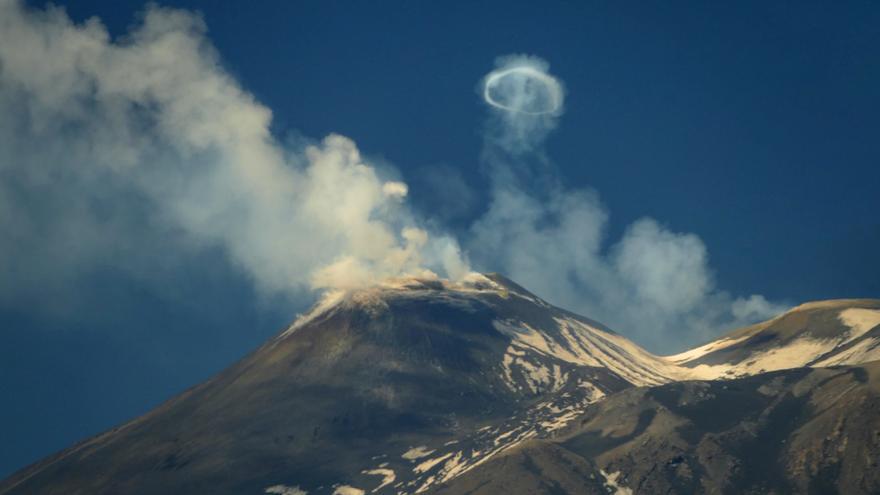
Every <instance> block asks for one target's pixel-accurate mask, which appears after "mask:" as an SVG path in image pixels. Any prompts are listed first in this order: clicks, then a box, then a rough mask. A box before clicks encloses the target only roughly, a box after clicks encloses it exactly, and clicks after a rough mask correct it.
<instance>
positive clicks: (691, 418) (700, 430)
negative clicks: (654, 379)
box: [436, 362, 880, 495]
mask: <svg viewBox="0 0 880 495" xmlns="http://www.w3.org/2000/svg"><path fill="white" fill-rule="evenodd" d="M499 473H501V475H499ZM517 487H528V489H526V490H520V489H518V488H517ZM505 492H506V493H535V494H539V493H545V494H552V493H609V492H610V493H616V494H619V495H626V494H632V493H649V494H653V493H731V494H740V493H753V494H789V493H841V494H870V493H880V362H873V363H869V364H866V365H862V366H853V367H840V368H826V369H823V368H817V369H809V368H801V369H797V370H787V371H778V372H772V373H767V374H762V375H756V376H752V377H747V378H741V379H736V380H730V381H708V382H707V381H693V382H679V383H670V384H667V385H662V386H659V387H653V388H631V389H628V390H626V391H623V392H620V393H618V394H615V395H612V396H610V397H608V398H607V399H606V400H604V401H601V402H599V403H596V404H595V405H593V406H591V407H590V408H588V409H587V410H586V411H585V413H584V414H582V415H581V416H579V417H578V418H577V419H576V420H575V421H573V422H571V423H569V425H568V426H566V427H565V428H563V429H560V430H558V431H556V432H553V434H552V435H550V436H549V437H547V438H544V439H540V440H531V441H529V442H524V443H522V444H520V445H518V446H516V447H515V448H512V449H509V450H507V451H505V452H504V453H503V454H502V455H499V456H496V457H495V458H493V459H492V460H490V461H488V462H486V463H485V464H484V465H482V466H480V467H479V468H477V469H474V470H472V471H470V472H468V473H466V474H465V475H463V476H461V477H459V478H457V479H455V480H453V481H452V482H451V483H449V484H447V485H445V486H443V487H440V488H439V489H438V490H437V491H436V493H438V494H446V495H450V494H464V493H468V494H492V493H505Z"/></svg>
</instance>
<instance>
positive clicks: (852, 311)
mask: <svg viewBox="0 0 880 495" xmlns="http://www.w3.org/2000/svg"><path fill="white" fill-rule="evenodd" d="M837 318H838V319H840V321H841V322H843V324H844V325H846V326H848V327H849V328H850V331H849V335H848V336H847V338H846V340H844V341H843V342H842V344H845V343H847V342H850V341H853V340H855V339H857V338H859V337H861V336H862V335H864V334H865V333H866V332H868V331H869V330H871V329H872V328H874V327H876V326H877V325H880V310H876V309H864V308H849V309H844V310H843V311H841V312H840V314H838V315H837Z"/></svg>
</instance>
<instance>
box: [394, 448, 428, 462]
mask: <svg viewBox="0 0 880 495" xmlns="http://www.w3.org/2000/svg"><path fill="white" fill-rule="evenodd" d="M433 453H434V450H433V449H432V450H428V447H427V446H426V445H420V446H418V447H414V448H412V449H409V450H407V451H406V452H404V453H403V455H402V456H400V457H403V458H404V459H406V460H408V461H414V460H416V459H421V458H422V457H428V456H429V455H431V454H433Z"/></svg>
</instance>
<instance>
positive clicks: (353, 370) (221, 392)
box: [0, 275, 678, 495]
mask: <svg viewBox="0 0 880 495" xmlns="http://www.w3.org/2000/svg"><path fill="white" fill-rule="evenodd" d="M677 370H678V368H677V367H675V366H673V365H670V364H669V363H668V362H667V361H665V360H663V359H662V358H657V357H655V356H652V355H651V354H649V353H647V352H645V351H644V350H642V349H640V348H639V347H638V346H636V345H635V344H633V343H632V342H630V341H628V340H626V339H625V338H623V337H621V336H619V335H616V334H614V333H613V332H611V331H610V330H608V329H606V328H604V327H603V326H602V325H600V324H598V323H596V322H593V321H591V320H588V319H586V318H583V317H579V316H577V315H574V314H572V313H569V312H566V311H563V310H561V309H558V308H554V307H552V306H550V305H549V304H547V303H546V302H544V301H542V300H541V299H539V298H537V297H535V296H534V295H532V294H530V293H528V292H527V291H526V290H525V289H523V288H521V287H519V286H517V285H516V284H514V283H512V282H510V281H509V280H506V279H504V278H503V277H500V276H497V275H496V276H488V277H486V276H477V275H475V276H473V277H471V278H470V279H469V280H466V281H464V282H462V283H459V284H450V283H448V282H441V281H433V280H414V279H408V280H398V281H393V282H389V283H387V284H385V285H384V286H382V287H377V288H373V289H369V290H363V291H356V292H352V293H346V294H334V295H331V296H328V298H327V299H325V300H324V301H322V303H321V304H319V305H318V306H316V307H315V308H314V309H313V310H312V311H311V312H310V313H309V314H306V315H304V316H303V317H301V318H299V319H298V320H297V322H296V323H294V325H292V326H291V327H290V328H289V329H287V330H286V331H284V332H282V333H281V334H280V335H279V336H278V337H277V338H275V339H273V340H272V341H270V342H268V343H267V344H265V345H264V346H263V347H261V348H260V349H258V350H257V351H255V352H254V353H253V354H251V355H250V356H248V357H246V358H245V359H243V360H242V361H240V362H239V363H237V364H235V365H234V366H232V367H231V368H229V369H227V370H226V371H224V372H223V373H221V374H219V375H218V376H216V377H215V378H213V379H211V380H209V381H208V382H206V383H204V384H201V385H199V386H197V387H194V388H193V389H191V390H189V391H187V392H186V393H184V394H182V395H180V396H178V397H176V398H174V399H172V400H170V401H168V402H167V403H165V404H163V405H162V406H160V407H159V408H157V409H156V410H154V411H152V412H150V413H148V414H146V415H144V416H143V417H140V418H138V419H136V420H134V421H131V422H129V423H127V424H124V425H122V426H120V427H118V428H115V429H113V430H111V431H109V432H106V433H104V434H102V435H99V436H97V437H95V438H92V439H89V440H87V441H85V442H82V443H80V444H79V445H76V446H74V447H72V448H70V449H67V450H65V451H63V452H60V453H59V454H56V455H55V456H52V457H50V458H48V459H46V460H44V461H42V462H40V463H37V464H36V465H34V466H31V467H29V468H26V469H24V470H23V471H21V472H19V473H16V474H15V475H13V476H12V477H11V478H9V479H7V480H5V481H4V482H2V483H0V493H3V494H12V493H27V494H34V493H59V494H61V493H63V494H68V495H69V494H77V493H114V494H126V493H167V494H172V493H181V494H183V493H186V494H191V493H206V492H210V493H236V494H241V493H263V492H264V491H266V490H269V493H283V492H284V490H288V491H290V493H296V492H294V491H293V489H294V487H297V489H298V490H300V489H301V490H305V491H307V492H308V493H310V494H314V493H334V492H339V493H344V492H345V491H346V490H349V492H350V493H357V491H352V490H354V489H355V488H357V489H359V490H365V491H372V490H378V491H379V492H383V493H385V492H387V493H396V492H400V491H405V492H408V493H411V492H419V491H425V490H427V489H429V488H430V487H431V486H433V485H435V484H437V483H440V482H442V481H448V480H451V479H453V478H455V477H456V476H458V475H460V474H461V473H464V472H466V471H468V470H470V469H472V468H474V467H475V466H477V465H479V464H480V463H483V462H485V461H486V460H488V459H490V458H491V457H493V456H494V455H497V454H498V453H499V452H501V451H503V450H505V449H507V448H509V447H511V446H513V445H516V444H518V443H521V442H522V441H524V440H526V439H528V438H535V437H540V436H545V435H547V434H548V433H550V432H552V431H555V430H557V429H560V428H562V427H564V426H565V425H566V424H567V422H568V421H571V420H572V419H573V418H574V417H577V416H578V415H580V414H581V413H582V412H583V411H584V410H585V408H586V407H587V406H588V405H589V404H591V403H593V402H595V401H596V400H598V399H600V398H602V397H604V396H605V395H607V394H611V393H614V392H617V391H619V390H623V389H625V388H629V387H631V386H632V385H655V384H660V383H665V382H667V381H669V380H670V379H671V378H672V377H673V376H674V375H675V373H676V372H677Z"/></svg>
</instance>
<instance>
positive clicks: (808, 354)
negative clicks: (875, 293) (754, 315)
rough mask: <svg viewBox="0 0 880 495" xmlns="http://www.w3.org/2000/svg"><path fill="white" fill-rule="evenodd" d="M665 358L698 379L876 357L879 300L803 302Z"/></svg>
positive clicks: (878, 354)
mask: <svg viewBox="0 0 880 495" xmlns="http://www.w3.org/2000/svg"><path fill="white" fill-rule="evenodd" d="M667 359H669V360H670V361H671V362H673V363H675V364H678V365H681V366H684V367H687V368H689V369H690V370H691V372H692V376H693V377H694V378H700V379H715V378H730V377H737V376H746V375H753V374H756V373H762V372H766V371H774V370H780V369H790V368H798V367H802V366H833V365H842V364H858V363H864V362H869V361H874V360H878V359H880V300H877V299H841V300H833V301H821V302H814V303H807V304H803V305H801V306H798V307H796V308H794V309H792V310H790V311H787V312H785V313H783V314H782V315H780V316H778V317H776V318H773V319H772V320H769V321H766V322H763V323H759V324H757V325H753V326H750V327H745V328H742V329H740V330H736V331H734V332H732V333H730V334H728V335H725V336H724V337H722V338H720V339H717V340H715V341H713V342H710V343H708V344H706V345H703V346H700V347H697V348H695V349H692V350H689V351H686V352H683V353H681V354H678V355H675V356H668V357H667Z"/></svg>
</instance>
